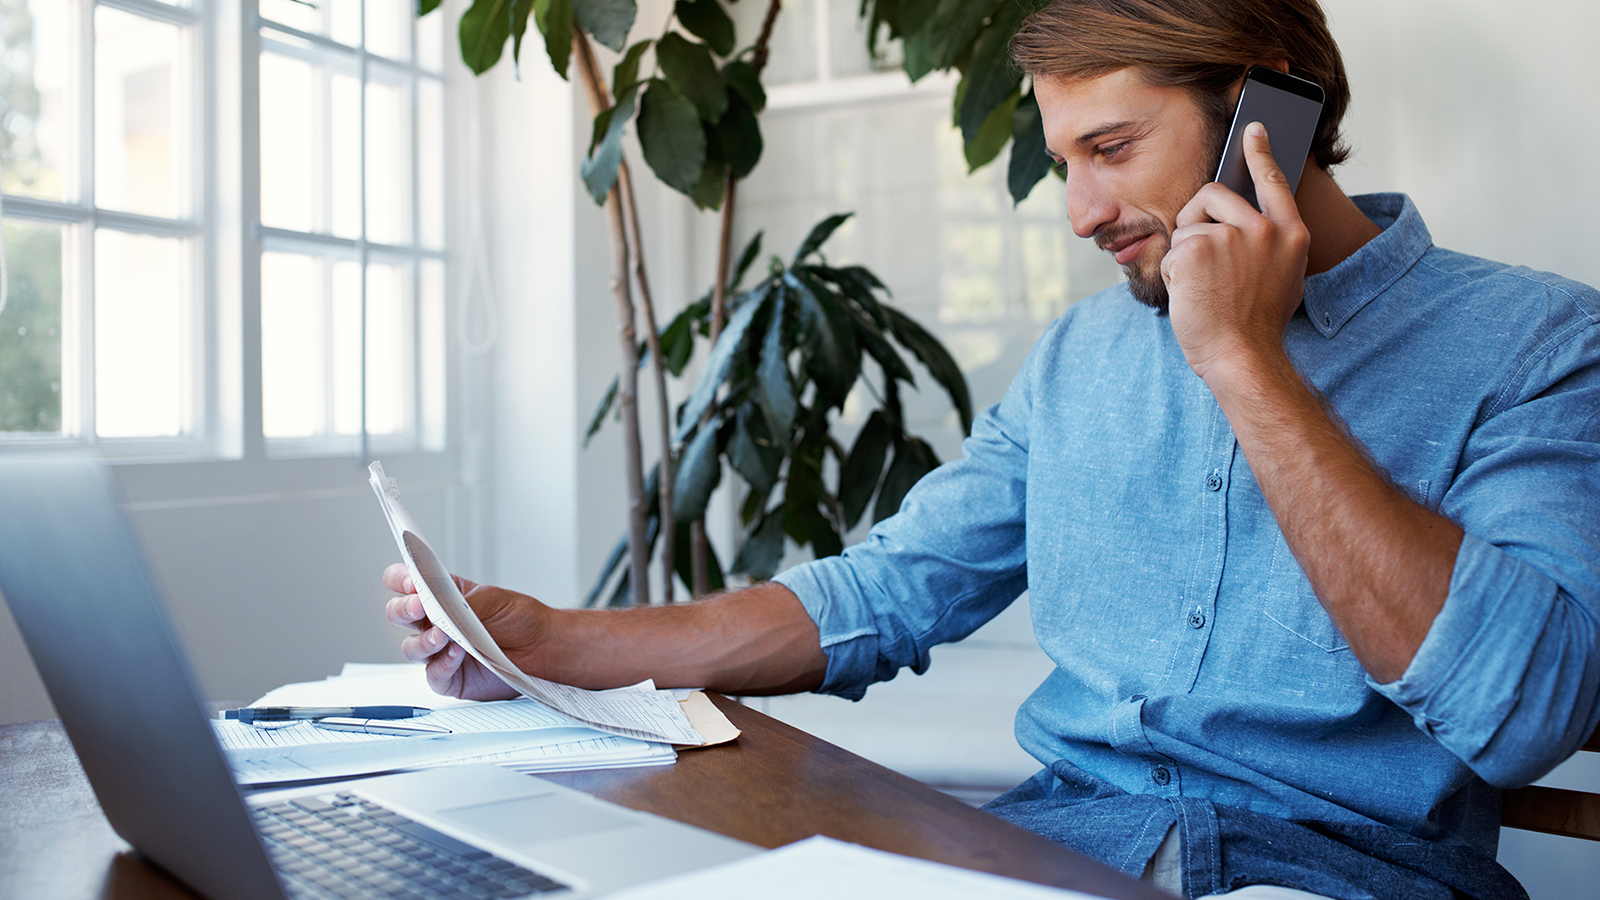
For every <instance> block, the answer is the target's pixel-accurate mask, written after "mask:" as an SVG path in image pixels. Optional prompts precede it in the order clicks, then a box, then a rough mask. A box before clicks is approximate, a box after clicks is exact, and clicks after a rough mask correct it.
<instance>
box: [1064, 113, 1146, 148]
mask: <svg viewBox="0 0 1600 900" xmlns="http://www.w3.org/2000/svg"><path fill="white" fill-rule="evenodd" d="M1140 124H1141V123H1140V122H1139V121H1138V120H1135V119H1128V120H1127V121H1125V122H1111V123H1109V124H1106V125H1101V126H1100V127H1099V128H1096V129H1094V130H1093V131H1086V132H1084V133H1083V134H1080V135H1078V139H1077V141H1076V143H1077V144H1078V145H1079V146H1082V145H1084V144H1092V143H1094V142H1095V141H1097V140H1099V139H1101V138H1103V137H1105V136H1106V135H1108V134H1111V133H1112V132H1115V131H1123V130H1125V129H1128V128H1135V127H1138V126H1139V125H1140Z"/></svg>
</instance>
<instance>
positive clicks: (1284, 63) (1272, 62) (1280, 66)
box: [1258, 59, 1289, 75]
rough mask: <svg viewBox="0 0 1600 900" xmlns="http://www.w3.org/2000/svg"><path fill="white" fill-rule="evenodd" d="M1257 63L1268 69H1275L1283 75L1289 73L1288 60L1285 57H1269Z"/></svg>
mask: <svg viewBox="0 0 1600 900" xmlns="http://www.w3.org/2000/svg"><path fill="white" fill-rule="evenodd" d="M1258 65H1263V66H1266V67H1267V68H1269V69H1277V70H1278V71H1279V72H1282V73H1283V74H1285V75H1287V74H1289V61H1288V60H1287V59H1269V60H1267V61H1266V62H1264V63H1258Z"/></svg>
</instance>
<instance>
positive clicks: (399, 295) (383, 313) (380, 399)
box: [367, 264, 412, 434]
mask: <svg viewBox="0 0 1600 900" xmlns="http://www.w3.org/2000/svg"><path fill="white" fill-rule="evenodd" d="M409 269H410V267H409V266H405V267H402V266H390V265H376V264H375V265H371V266H368V267H367V432H368V433H370V434H400V433H401V432H403V431H405V430H406V418H407V417H406V406H407V404H406V398H407V397H410V396H411V389H410V384H409V383H408V378H407V377H406V375H407V373H408V372H410V371H411V366H409V365H407V360H408V359H409V358H410V356H411V352H412V350H411V345H410V342H409V341H407V340H406V335H407V333H408V332H409V331H410V329H409V328H407V327H406V320H407V319H408V318H409V311H410V309H411V304H410V302H408V297H409V295H410V289H409V286H410V282H411V279H410V278H409V277H408V275H409Z"/></svg>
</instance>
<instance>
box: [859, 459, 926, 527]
mask: <svg viewBox="0 0 1600 900" xmlns="http://www.w3.org/2000/svg"><path fill="white" fill-rule="evenodd" d="M938 466H939V457H938V456H937V455H936V454H935V453H934V452H933V448H932V447H929V446H928V444H927V443H926V442H925V441H923V440H922V439H921V438H914V437H908V438H906V439H905V440H903V441H900V442H898V443H896V444H895V448H894V462H893V463H891V464H890V466H889V472H888V474H886V475H884V476H883V486H882V487H880V488H879V489H878V502H877V504H876V505H875V506H874V507H873V509H872V521H873V523H874V524H876V523H878V522H882V521H883V520H884V519H887V518H889V517H890V516H892V515H894V514H895V513H896V512H898V511H899V510H900V503H901V501H903V500H905V498H906V493H907V492H909V491H910V490H911V486H912V485H914V484H916V483H917V481H919V480H920V479H921V478H922V476H924V475H926V474H928V473H929V472H932V471H933V470H934V469H936V468H938Z"/></svg>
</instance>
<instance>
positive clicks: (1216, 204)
mask: <svg viewBox="0 0 1600 900" xmlns="http://www.w3.org/2000/svg"><path fill="white" fill-rule="evenodd" d="M1254 215H1257V213H1256V208H1255V207H1253V206H1251V205H1250V202H1249V201H1248V200H1246V199H1244V198H1243V197H1241V196H1239V195H1238V194H1235V193H1234V192H1233V191H1231V190H1229V189H1228V188H1227V187H1225V186H1223V185H1221V184H1219V183H1217V182H1215V181H1213V182H1211V183H1210V184H1207V185H1205V186H1203V187H1201V188H1200V190H1199V191H1198V192H1196V193H1195V195H1194V196H1193V197H1190V198H1189V202H1188V203H1185V204H1184V205H1183V209H1180V210H1178V216H1177V218H1176V219H1174V220H1173V224H1174V225H1175V226H1177V229H1178V230H1182V229H1183V228H1186V227H1189V226H1194V225H1205V224H1208V223H1211V222H1239V221H1241V220H1243V219H1244V218H1247V217H1249V216H1254ZM1178 230H1174V231H1173V233H1172V241H1173V243H1174V244H1176V243H1177V242H1178Z"/></svg>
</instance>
